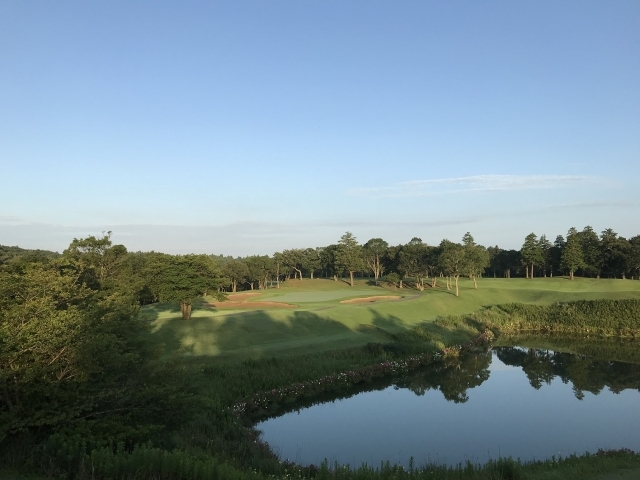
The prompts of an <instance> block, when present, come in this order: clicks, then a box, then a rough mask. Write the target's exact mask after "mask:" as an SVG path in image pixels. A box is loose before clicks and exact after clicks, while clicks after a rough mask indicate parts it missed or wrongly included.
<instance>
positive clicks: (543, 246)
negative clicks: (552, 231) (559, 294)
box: [538, 235, 552, 277]
mask: <svg viewBox="0 0 640 480" xmlns="http://www.w3.org/2000/svg"><path fill="white" fill-rule="evenodd" d="M538 243H539V245H540V251H541V252H542V255H541V257H540V258H541V259H542V261H541V263H540V266H541V267H542V273H543V275H544V276H545V277H546V276H547V268H548V267H549V263H550V261H551V248H552V245H551V242H550V241H549V240H548V239H547V236H546V235H541V236H540V240H539V241H538Z"/></svg>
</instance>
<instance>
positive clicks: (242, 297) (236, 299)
mask: <svg viewBox="0 0 640 480" xmlns="http://www.w3.org/2000/svg"><path fill="white" fill-rule="evenodd" d="M259 295H262V293H260V292H242V293H230V294H229V300H233V301H234V302H241V301H243V300H246V299H247V298H251V297H257V296H259Z"/></svg>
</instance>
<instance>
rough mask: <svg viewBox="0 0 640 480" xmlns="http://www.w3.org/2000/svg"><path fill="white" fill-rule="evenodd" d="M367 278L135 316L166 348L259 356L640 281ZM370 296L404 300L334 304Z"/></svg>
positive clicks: (634, 286) (379, 336)
mask: <svg viewBox="0 0 640 480" xmlns="http://www.w3.org/2000/svg"><path fill="white" fill-rule="evenodd" d="M370 283H371V282H370V281H369V280H358V281H357V282H356V286H354V287H349V286H348V285H347V284H346V283H345V282H342V281H339V282H334V281H333V280H325V279H316V280H309V279H304V280H303V281H299V280H297V281H296V280H294V281H287V282H284V283H282V285H281V288H280V289H268V290H266V291H263V292H261V293H262V295H260V296H256V297H252V298H251V299H248V302H249V303H250V302H251V301H274V302H285V303H291V304H295V305H297V307H296V308H294V309H291V308H288V309H283V308H261V309H256V310H247V309H242V310H229V309H215V308H207V307H205V306H203V305H195V306H194V311H193V316H192V318H191V320H189V321H183V320H181V319H180V312H179V310H178V309H177V307H176V306H170V305H166V304H158V305H152V306H148V307H145V308H144V309H143V313H142V314H143V315H145V316H146V317H147V318H149V319H150V320H151V321H152V330H153V332H154V336H155V337H157V339H158V340H159V341H160V342H162V343H164V344H165V345H166V350H167V352H168V353H170V352H176V351H180V352H182V353H184V354H187V355H196V356H203V355H204V356H213V357H222V356H233V357H239V358H259V357H263V356H272V355H276V356H279V355H289V354H295V353H314V352H322V351H327V350H335V349H341V348H349V347H356V346H362V345H366V344H367V343H371V342H374V343H377V342H385V341H387V340H388V337H389V335H395V334H399V333H403V332H406V331H408V330H410V329H412V328H414V327H416V326H417V325H421V324H430V323H433V321H434V320H435V319H436V318H437V317H440V316H448V315H461V314H469V313H472V312H475V311H478V310H480V309H482V308H483V307H486V306H490V305H497V304H508V303H524V304H538V305H545V304H551V303H554V302H559V301H563V302H567V301H576V300H593V299H601V298H606V299H624V298H640V282H639V281H632V280H605V279H576V280H574V281H569V280H566V279H564V278H536V279H529V280H528V279H519V278H518V279H493V278H487V279H481V280H480V281H479V282H478V283H479V288H478V290H474V289H473V282H471V281H469V280H465V279H462V280H460V297H455V296H454V295H453V294H452V293H451V292H450V291H447V290H446V288H444V287H443V286H441V285H439V286H438V287H437V288H436V289H427V290H425V291H424V292H419V291H417V290H414V289H409V288H404V289H393V288H389V287H383V286H375V285H370ZM439 283H440V284H443V283H444V282H439ZM374 295H402V296H403V298H401V299H400V300H397V301H392V300H387V301H384V302H378V303H373V304H341V303H340V301H342V300H345V299H350V298H357V297H367V296H374ZM432 333H434V332H432ZM440 333H441V335H440V337H441V338H437V337H438V335H436V336H435V337H434V338H436V341H440V342H441V343H442V345H444V344H447V343H449V342H450V341H452V340H455V339H451V338H449V336H448V334H447V332H440Z"/></svg>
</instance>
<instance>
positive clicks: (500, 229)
mask: <svg viewBox="0 0 640 480" xmlns="http://www.w3.org/2000/svg"><path fill="white" fill-rule="evenodd" d="M639 180H640V2H638V1H637V0H630V1H624V0H617V1H615V2H610V1H598V2H593V1H588V0H580V1H564V2H558V1H555V0H554V1H536V2H512V1H506V0H505V1H483V2H473V1H450V2H436V1H422V0H421V1H400V2H388V1H370V0H368V1H357V0H350V1H348V2H344V1H331V0H324V1H315V0H307V1H303V2H302V1H284V0H274V1H271V2H262V1H260V2H259V1H243V0H234V1H216V2H204V1H202V2H199V1H186V2H168V1H164V2H163V1H154V2H151V1H135V0H128V1H106V0H102V1H95V2H84V1H82V2H80V1H78V2H74V1H65V2H49V1H37V0H34V1H30V2H22V1H17V0H7V1H4V2H0V244H3V245H20V246H22V247H25V248H43V249H50V250H56V251H62V250H63V249H64V248H66V246H68V244H69V243H70V242H71V240H72V239H73V238H74V237H75V238H80V237H84V236H88V235H99V234H101V232H106V231H113V237H112V239H113V240H114V242H116V243H122V244H124V245H126V246H127V248H128V249H129V250H156V251H163V252H167V253H190V252H196V253H215V254H225V255H235V256H237V255H250V254H271V253H273V252H274V251H281V250H282V249H285V248H296V247H316V246H323V245H328V244H331V243H336V242H337V240H338V239H339V238H340V236H341V235H342V234H343V233H344V232H345V231H351V232H353V234H354V235H355V236H356V237H357V239H358V240H359V241H361V242H363V243H364V242H365V241H367V240H368V239H369V238H373V237H382V238H384V239H385V240H387V241H388V242H390V243H392V244H399V243H406V242H408V241H409V240H410V239H411V238H412V237H420V238H421V239H422V240H423V241H425V242H427V243H429V244H438V243H439V242H440V240H441V239H443V238H448V239H451V240H454V241H459V240H460V239H461V237H462V235H463V234H464V233H465V232H467V231H469V232H471V233H472V235H473V236H474V237H475V239H476V241H477V242H478V243H481V244H484V245H495V244H498V245H500V246H501V247H503V248H519V247H520V246H521V245H522V242H523V240H524V237H525V236H526V235H527V234H528V233H530V232H535V233H536V234H538V235H541V234H546V235H547V236H548V237H549V238H551V239H552V240H553V239H554V238H555V236H556V235H559V234H566V232H567V230H568V229H569V228H570V227H577V228H578V229H581V228H582V227H584V226H585V225H591V226H593V228H594V229H595V230H596V231H601V230H604V229H605V228H609V227H610V228H613V229H614V230H615V231H616V232H618V233H619V234H620V235H623V236H626V237H630V236H634V235H638V234H640V198H639V196H638V181H639Z"/></svg>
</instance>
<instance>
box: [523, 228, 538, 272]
mask: <svg viewBox="0 0 640 480" xmlns="http://www.w3.org/2000/svg"><path fill="white" fill-rule="evenodd" d="M520 258H521V259H522V264H523V265H524V266H525V268H526V270H527V273H526V277H527V278H533V272H534V266H535V265H540V264H541V263H542V262H543V257H542V249H541V248H540V242H539V241H538V237H537V235H536V234H535V233H530V234H529V235H527V236H526V238H525V239H524V243H523V244H522V248H521V249H520ZM529 266H531V276H529Z"/></svg>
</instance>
